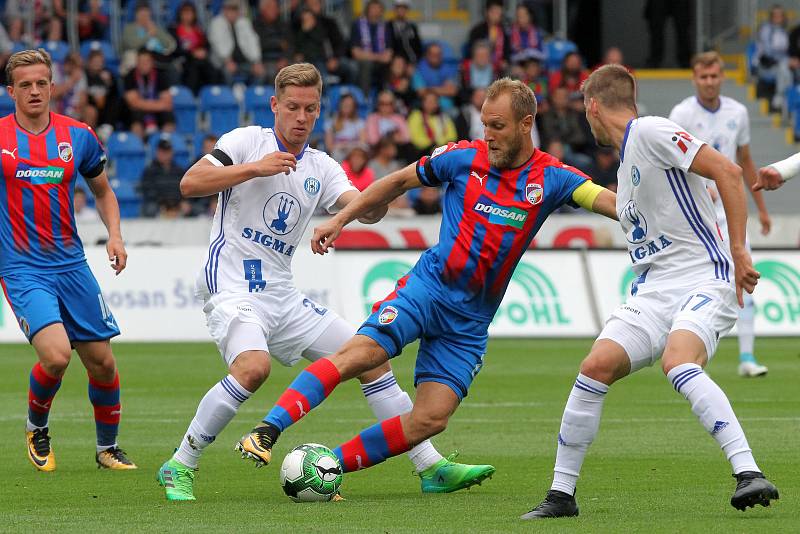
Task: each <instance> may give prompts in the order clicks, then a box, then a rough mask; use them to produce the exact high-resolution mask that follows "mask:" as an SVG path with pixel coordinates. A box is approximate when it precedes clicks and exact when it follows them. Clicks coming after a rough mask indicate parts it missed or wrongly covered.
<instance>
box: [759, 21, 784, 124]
mask: <svg viewBox="0 0 800 534" xmlns="http://www.w3.org/2000/svg"><path fill="white" fill-rule="evenodd" d="M788 56H789V35H788V34H787V33H786V12H785V11H784V9H783V7H782V6H779V5H775V6H772V9H770V12H769V20H768V21H766V22H764V24H762V25H761V27H760V28H759V29H758V35H757V39H756V62H757V64H758V67H757V69H756V72H757V75H758V83H757V84H756V96H757V97H758V98H766V99H767V100H769V102H770V108H772V109H773V110H777V109H779V108H780V107H781V105H782V104H783V91H784V90H785V89H786V88H787V87H788V86H789V85H790V84H791V75H790V74H791V73H790V71H789V57H788Z"/></svg>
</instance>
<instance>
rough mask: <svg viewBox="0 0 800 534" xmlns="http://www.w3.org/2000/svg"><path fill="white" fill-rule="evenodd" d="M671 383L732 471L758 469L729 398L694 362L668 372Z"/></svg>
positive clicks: (739, 471)
mask: <svg viewBox="0 0 800 534" xmlns="http://www.w3.org/2000/svg"><path fill="white" fill-rule="evenodd" d="M667 378H668V379H669V381H670V382H671V383H672V386H673V387H674V388H675V389H676V390H677V391H678V392H679V393H681V395H683V396H684V397H686V400H688V401H689V403H690V404H691V405H692V412H694V414H695V415H696V416H697V418H698V419H699V420H700V424H701V425H703V428H705V429H706V431H707V432H708V433H709V434H711V437H713V438H714V439H715V440H717V443H719V446H720V448H722V450H723V451H724V452H725V456H726V458H728V461H730V463H731V467H733V472H734V473H741V472H743V471H760V469H759V468H758V466H757V465H756V461H755V459H754V458H753V453H752V452H751V451H750V446H749V445H748V444H747V438H746V437H745V435H744V431H743V430H742V427H741V425H740V424H739V421H738V420H737V419H736V414H734V413H733V408H732V407H731V403H730V402H729V401H728V397H726V396H725V393H724V392H723V391H722V389H720V387H719V386H718V385H717V384H716V383H715V382H714V381H713V380H711V378H710V377H709V376H708V375H707V374H706V373H705V371H703V368H702V367H700V366H699V365H697V364H696V363H684V364H681V365H678V366H677V367H674V368H672V370H670V372H669V373H667Z"/></svg>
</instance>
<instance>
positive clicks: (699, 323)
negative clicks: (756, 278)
mask: <svg viewBox="0 0 800 534" xmlns="http://www.w3.org/2000/svg"><path fill="white" fill-rule="evenodd" d="M641 288H642V286H640V289H641ZM738 309H739V308H738V303H737V302H736V291H735V290H734V289H733V287H731V286H730V285H728V284H727V283H725V282H721V281H708V282H704V283H703V284H701V285H698V286H695V287H692V286H681V287H672V288H670V287H658V288H654V287H650V288H648V290H647V291H646V292H644V293H642V292H640V293H638V294H637V295H635V296H632V297H629V298H628V300H627V301H626V302H625V304H622V305H621V306H619V307H618V308H617V309H616V310H614V312H612V314H611V317H609V319H608V321H607V322H606V324H605V327H603V331H602V332H600V335H599V336H598V339H610V340H612V341H615V342H617V343H619V344H620V345H622V348H624V349H625V352H627V353H628V358H630V360H631V372H634V371H638V370H639V369H642V368H643V367H647V366H650V365H653V363H655V362H656V361H657V360H658V359H659V358H661V354H662V353H663V352H664V347H665V346H666V343H667V337H668V336H669V334H670V333H671V332H674V331H675V330H689V331H690V332H692V333H694V334H695V335H697V337H699V338H700V339H701V340H702V341H703V344H704V345H705V347H706V355H707V356H708V359H709V360H710V359H711V358H712V356H713V355H714V352H716V350H717V345H718V344H719V338H720V337H721V336H724V335H725V334H727V333H728V331H729V330H730V329H731V328H733V325H734V324H736V319H737V317H738Z"/></svg>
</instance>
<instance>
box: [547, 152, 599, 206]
mask: <svg viewBox="0 0 800 534" xmlns="http://www.w3.org/2000/svg"><path fill="white" fill-rule="evenodd" d="M546 175H549V178H550V179H551V180H548V182H549V184H548V185H550V187H551V189H550V191H545V194H546V195H548V196H550V198H551V199H553V201H554V202H553V204H552V206H553V210H555V209H558V208H559V207H561V206H563V205H564V204H569V205H571V206H573V207H576V208H577V207H579V206H578V204H577V203H576V202H575V201H574V200H573V199H572V193H574V192H575V190H576V189H577V188H579V187H580V186H581V185H583V184H585V183H586V181H587V180H591V178H589V177H588V176H587V175H585V174H584V173H583V172H581V171H579V170H578V169H576V168H575V167H572V166H570V165H566V164H564V163H559V164H557V165H553V166H552V167H548V168H547V171H546Z"/></svg>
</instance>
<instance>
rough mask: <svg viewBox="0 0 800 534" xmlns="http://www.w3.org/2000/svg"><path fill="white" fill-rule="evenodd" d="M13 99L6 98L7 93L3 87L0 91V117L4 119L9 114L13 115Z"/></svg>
mask: <svg viewBox="0 0 800 534" xmlns="http://www.w3.org/2000/svg"><path fill="white" fill-rule="evenodd" d="M14 110H15V107H14V99H12V98H11V97H10V96H8V91H6V90H5V87H4V88H3V89H2V90H1V91H0V117H5V116H6V115H8V114H10V113H14Z"/></svg>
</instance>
